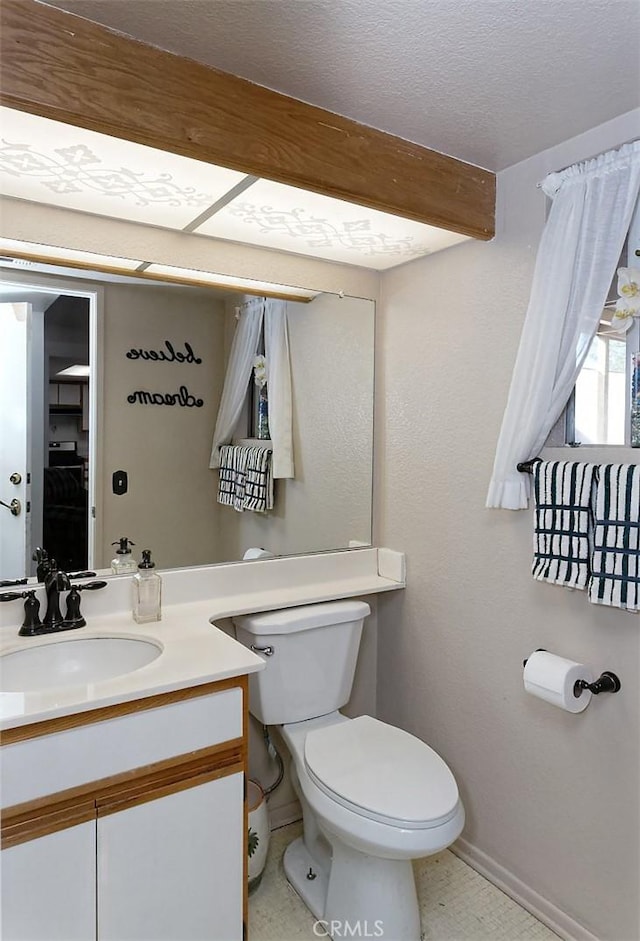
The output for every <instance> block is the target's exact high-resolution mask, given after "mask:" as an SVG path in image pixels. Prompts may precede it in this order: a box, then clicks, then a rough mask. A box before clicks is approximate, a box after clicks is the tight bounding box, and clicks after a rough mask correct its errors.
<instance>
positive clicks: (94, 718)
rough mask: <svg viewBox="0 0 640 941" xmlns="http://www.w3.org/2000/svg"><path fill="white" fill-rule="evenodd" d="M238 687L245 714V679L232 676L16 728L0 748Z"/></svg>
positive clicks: (8, 731) (5, 734)
mask: <svg viewBox="0 0 640 941" xmlns="http://www.w3.org/2000/svg"><path fill="white" fill-rule="evenodd" d="M235 687H238V688H239V689H241V690H242V694H243V706H244V709H245V711H246V704H247V690H248V686H247V677H246V676H233V677H230V678H229V679H226V680H217V681H215V682H213V683H204V684H202V685H201V686H189V687H187V688H186V689H176V690H172V691H171V692H168V693H157V694H155V695H152V696H145V697H143V698H141V699H132V700H131V701H129V702H122V703H115V704H114V705H112V706H101V707H99V708H97V709H88V710H87V711H86V712H74V713H72V714H70V715H67V716H58V717H57V718H55V719H43V720H42V721H41V722H32V723H30V724H28V725H17V726H14V727H13V728H11V729H6V730H5V731H3V732H2V737H1V739H0V745H14V744H15V743H16V742H24V741H28V740H29V739H34V738H39V737H40V736H42V735H51V734H53V733H54V732H63V731H67V730H68V729H77V728H80V727H81V726H83V725H91V724H93V723H95V722H106V721H108V720H109V719H116V718H119V717H121V716H126V715H133V714H134V713H137V712H143V711H144V710H146V709H158V708H161V707H162V706H168V705H170V704H171V703H176V702H183V701H184V700H186V699H193V698H195V697H197V696H209V695H211V694H212V693H219V692H222V691H223V690H226V689H233V688H235Z"/></svg>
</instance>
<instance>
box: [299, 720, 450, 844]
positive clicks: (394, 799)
mask: <svg viewBox="0 0 640 941" xmlns="http://www.w3.org/2000/svg"><path fill="white" fill-rule="evenodd" d="M304 764H305V769H306V771H307V773H308V775H309V777H310V778H311V780H312V781H313V782H314V784H316V786H317V787H319V788H320V790H322V791H323V792H324V793H325V794H326V795H327V796H328V797H330V798H332V799H333V800H335V801H337V802H338V803H340V804H342V805H343V806H344V807H346V808H347V809H349V810H351V811H353V812H354V813H357V814H359V815H361V816H364V817H368V818H369V819H371V820H376V821H378V822H380V823H386V824H388V825H391V826H395V827H401V828H404V829H431V828H433V827H439V826H443V825H444V824H446V823H448V822H449V821H450V820H451V819H452V818H453V817H454V816H455V815H456V814H458V813H459V795H458V787H457V785H456V782H455V778H454V777H453V775H452V773H451V771H450V770H449V768H448V767H447V765H446V764H445V762H444V761H443V760H442V758H440V756H439V755H438V754H437V753H436V752H435V751H434V750H433V749H432V748H430V747H429V746H428V745H426V744H425V743H424V742H422V741H420V739H418V738H416V737H415V736H413V735H410V734H409V733H408V732H404V731H403V730H402V729H398V728H395V727H394V726H391V725H387V724H386V723H385V722H380V721H379V720H378V719H373V718H372V717H371V716H359V717H358V718H357V719H351V720H348V721H343V722H339V723H336V724H331V725H329V726H325V727H321V728H317V729H311V730H309V732H308V733H307V735H306V737H305V740H304Z"/></svg>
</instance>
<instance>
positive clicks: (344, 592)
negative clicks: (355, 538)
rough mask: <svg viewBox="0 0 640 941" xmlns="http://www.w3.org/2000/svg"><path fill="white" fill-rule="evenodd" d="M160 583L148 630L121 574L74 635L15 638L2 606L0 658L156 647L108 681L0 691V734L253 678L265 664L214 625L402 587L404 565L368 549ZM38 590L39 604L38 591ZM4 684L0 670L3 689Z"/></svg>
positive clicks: (209, 569)
mask: <svg viewBox="0 0 640 941" xmlns="http://www.w3.org/2000/svg"><path fill="white" fill-rule="evenodd" d="M162 578H163V585H164V587H163V595H164V597H165V604H163V608H162V620H161V621H155V622H152V623H150V624H136V622H135V621H134V620H133V617H132V614H131V588H130V581H131V579H130V577H129V576H123V575H121V576H115V577H114V578H113V579H111V580H110V581H109V586H108V588H107V589H106V590H105V591H100V592H90V593H89V594H90V595H91V597H88V598H83V602H82V607H83V613H84V615H85V617H86V619H87V626H86V627H83V628H80V629H79V630H74V631H68V632H63V633H59V634H52V635H42V636H40V637H25V638H22V637H19V636H18V629H17V627H16V626H15V625H16V623H20V621H16V620H15V617H16V614H19V613H21V612H20V611H19V609H18V608H16V609H13V607H12V606H11V607H12V612H11V614H10V612H9V610H8V609H9V608H10V606H9V605H0V609H3V610H0V656H1V655H5V654H8V653H10V652H12V651H15V650H22V649H29V648H33V647H37V646H40V645H45V644H55V643H59V642H61V641H73V640H81V639H89V638H92V637H94V638H95V637H121V638H134V639H136V638H139V639H141V640H147V641H151V642H155V643H156V645H158V646H160V647H161V648H162V653H161V655H160V656H158V657H157V658H156V659H155V660H153V661H151V663H149V664H147V665H146V666H143V667H140V668H139V669H136V670H133V671H132V672H130V673H124V674H123V675H121V676H117V677H114V678H111V679H104V680H100V681H96V682H93V683H85V684H84V685H73V686H72V685H69V686H57V687H51V688H49V689H40V690H38V691H35V692H22V691H21V692H0V731H2V730H6V729H10V728H15V727H16V726H22V725H27V724H31V723H34V722H40V721H43V720H46V719H53V718H57V717H60V716H65V715H70V714H72V713H77V712H86V711H88V710H90V709H96V708H100V707H103V706H111V705H114V704H115V703H123V702H131V701H132V700H136V699H143V698H145V697H148V696H153V695H156V694H159V693H166V692H171V691H173V690H179V689H187V688H188V687H191V686H200V685H203V684H205V683H212V682H216V681H218V680H225V679H228V678H230V677H234V676H243V675H246V674H248V673H254V672H256V671H257V670H261V669H263V668H264V666H265V663H264V660H263V659H262V658H261V657H259V656H257V655H256V654H254V653H252V651H251V650H249V649H248V648H247V647H244V646H242V644H240V643H238V641H236V640H235V639H234V638H233V637H231V636H230V635H229V634H228V633H226V632H225V631H224V630H222V629H220V628H219V627H216V623H217V622H222V620H223V619H225V618H229V617H233V616H235V615H239V614H250V613H253V612H257V611H270V610H271V611H272V610H276V609H278V608H287V607H295V606H298V605H303V604H315V603H318V602H322V601H329V600H331V599H337V598H355V597H368V596H369V595H373V594H377V593H379V592H388V591H394V590H396V589H398V588H404V587H405V561H404V555H403V554H402V553H399V552H394V551H392V550H390V549H383V548H374V547H371V548H363V549H354V550H347V551H342V552H330V553H320V554H318V555H310V556H297V557H291V558H276V559H264V560H263V559H259V560H255V561H253V562H242V563H231V564H229V565H219V566H202V567H200V568H194V569H183V570H174V571H166V572H163V573H162ZM39 592H40V595H41V596H42V597H41V601H44V598H43V592H42V589H41V588H40V589H39ZM16 604H17V602H16ZM4 609H7V610H4ZM9 617H11V618H12V620H11V621H10V620H9ZM1 666H2V665H1V664H0V670H1ZM1 681H2V675H1V674H0V688H1V686H2V683H1Z"/></svg>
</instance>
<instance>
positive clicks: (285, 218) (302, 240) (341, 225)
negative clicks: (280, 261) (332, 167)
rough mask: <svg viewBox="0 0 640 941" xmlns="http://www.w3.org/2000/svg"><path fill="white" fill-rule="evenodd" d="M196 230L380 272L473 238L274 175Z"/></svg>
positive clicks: (229, 204)
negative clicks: (297, 185) (288, 182)
mask: <svg viewBox="0 0 640 941" xmlns="http://www.w3.org/2000/svg"><path fill="white" fill-rule="evenodd" d="M194 231H195V232H196V233H198V234H201V235H211V236H215V237H216V238H221V239H228V240H230V241H234V242H245V243H246V242H249V243H251V244H252V245H263V246H266V247H269V248H277V249H280V250H281V251H286V252H295V253H297V254H300V255H312V256H315V257H320V258H325V259H327V260H329V261H339V262H345V263H347V264H351V265H361V266H362V267H366V268H374V269H376V270H377V271H381V270H384V269H385V268H392V267H394V266H395V265H400V264H402V263H403V262H406V261H411V259H412V258H418V257H420V256H421V255H427V254H429V253H430V252H434V251H438V250H439V249H442V248H448V247H449V246H450V245H456V244H457V243H458V242H463V241H466V240H467V238H468V236H466V235H458V234H457V233H455V232H447V231H446V230H444V229H437V228H434V227H433V226H430V225H425V224H424V223H421V222H413V221H412V220H410V219H401V218H400V217H399V216H392V215H391V214H390V213H386V212H379V211H378V210H375V209H367V208H366V207H364V206H356V205H354V204H353V203H347V202H344V201H343V200H340V199H333V198H331V197H330V196H321V195H319V194H318V193H311V192H308V191H306V190H300V189H296V188H295V187H293V186H284V185H283V184H281V183H273V182H271V181H269V180H258V181H257V182H256V183H254V184H253V186H251V187H250V188H249V189H247V190H245V192H244V193H242V194H240V195H239V196H237V197H236V198H235V199H233V200H232V201H231V202H229V203H227V204H226V205H225V206H223V207H222V208H221V209H220V210H219V211H218V212H216V213H215V215H213V216H211V218H210V219H208V220H207V221H206V222H204V223H203V224H202V225H200V226H198V227H197V228H196V229H195V230H194Z"/></svg>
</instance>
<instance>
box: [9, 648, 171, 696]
mask: <svg viewBox="0 0 640 941" xmlns="http://www.w3.org/2000/svg"><path fill="white" fill-rule="evenodd" d="M161 653H162V647H160V646H159V645H158V644H155V643H153V641H150V640H144V639H142V638H133V637H77V638H76V637H69V638H65V639H64V640H59V641H55V642H54V643H48V644H39V645H35V646H32V647H31V646H30V647H23V648H22V649H20V650H13V651H11V652H9V653H6V654H4V655H3V656H2V657H0V689H2V691H3V692H7V693H17V692H24V693H27V692H34V691H37V690H41V689H42V690H44V689H52V688H53V687H60V686H78V685H81V684H82V685H84V684H86V683H98V682H100V680H109V679H112V678H113V677H116V676H123V675H124V674H126V673H133V671H134V670H139V669H140V667H144V666H146V665H147V664H148V663H151V662H152V661H153V660H155V659H156V658H157V657H159V656H160V654H161Z"/></svg>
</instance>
